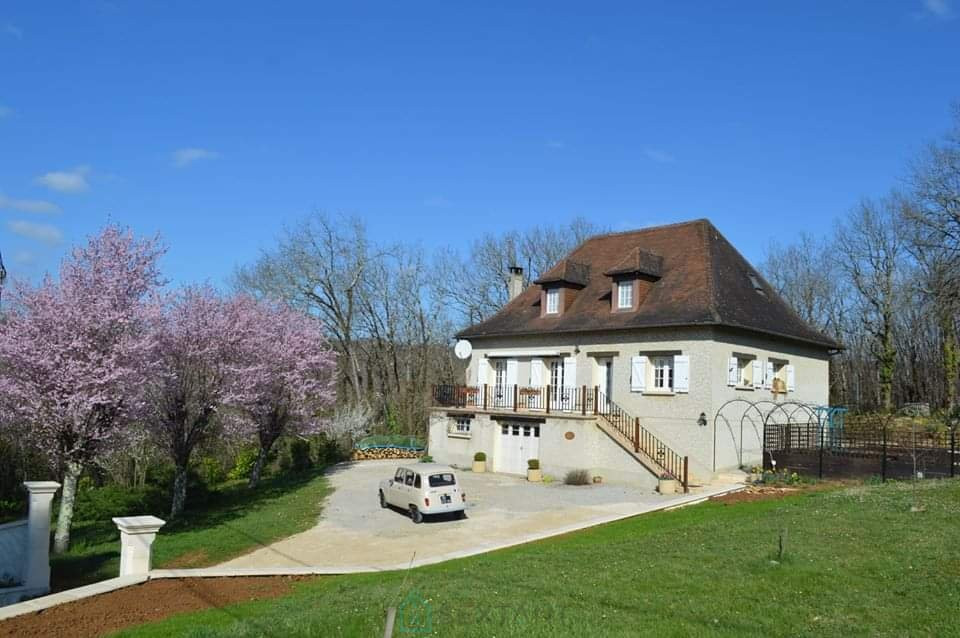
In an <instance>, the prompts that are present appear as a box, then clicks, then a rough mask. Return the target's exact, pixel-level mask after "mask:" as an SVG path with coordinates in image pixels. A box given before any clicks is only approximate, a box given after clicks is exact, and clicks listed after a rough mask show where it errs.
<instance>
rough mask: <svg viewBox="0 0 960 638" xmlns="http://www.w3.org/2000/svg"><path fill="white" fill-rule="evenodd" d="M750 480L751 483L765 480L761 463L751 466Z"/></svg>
mask: <svg viewBox="0 0 960 638" xmlns="http://www.w3.org/2000/svg"><path fill="white" fill-rule="evenodd" d="M750 482H751V483H762V482H763V468H762V467H760V466H759V465H754V466H753V467H751V468H750Z"/></svg>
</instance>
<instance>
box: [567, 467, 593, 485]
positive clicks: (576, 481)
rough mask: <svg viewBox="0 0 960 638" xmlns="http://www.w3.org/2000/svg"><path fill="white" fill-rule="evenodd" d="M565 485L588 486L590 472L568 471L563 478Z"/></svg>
mask: <svg viewBox="0 0 960 638" xmlns="http://www.w3.org/2000/svg"><path fill="white" fill-rule="evenodd" d="M563 482H564V483H566V484H567V485H590V470H570V471H569V472H567V475H566V476H564V477H563Z"/></svg>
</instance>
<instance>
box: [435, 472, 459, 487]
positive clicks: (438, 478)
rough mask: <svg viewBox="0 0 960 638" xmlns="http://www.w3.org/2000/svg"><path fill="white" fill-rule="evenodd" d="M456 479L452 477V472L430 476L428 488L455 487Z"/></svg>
mask: <svg viewBox="0 0 960 638" xmlns="http://www.w3.org/2000/svg"><path fill="white" fill-rule="evenodd" d="M456 484H457V479H455V478H454V477H453V473H452V472H444V473H443V474H431V475H430V487H446V486H447V485H456Z"/></svg>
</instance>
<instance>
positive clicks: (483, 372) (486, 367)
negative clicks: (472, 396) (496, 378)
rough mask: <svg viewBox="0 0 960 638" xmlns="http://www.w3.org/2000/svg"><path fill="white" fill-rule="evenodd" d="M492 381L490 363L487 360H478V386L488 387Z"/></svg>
mask: <svg viewBox="0 0 960 638" xmlns="http://www.w3.org/2000/svg"><path fill="white" fill-rule="evenodd" d="M489 379H490V362H489V361H487V360H486V359H485V358H482V357H481V358H480V359H479V360H477V385H486V384H487V383H488V382H489Z"/></svg>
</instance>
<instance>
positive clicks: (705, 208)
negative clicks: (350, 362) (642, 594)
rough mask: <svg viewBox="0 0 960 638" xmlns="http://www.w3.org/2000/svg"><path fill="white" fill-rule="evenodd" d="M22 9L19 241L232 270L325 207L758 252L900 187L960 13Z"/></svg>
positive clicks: (6, 7)
mask: <svg viewBox="0 0 960 638" xmlns="http://www.w3.org/2000/svg"><path fill="white" fill-rule="evenodd" d="M520 4H521V3H514V2H509V3H470V4H469V6H467V3H449V2H447V3H440V2H437V3H424V2H404V3H398V2H390V3H317V2H303V3H294V2H284V3H263V2H260V3H250V2H212V1H204V2H137V3H126V2H104V1H101V2H80V1H76V2H43V1H40V0H34V1H29V2H27V1H19V0H7V1H6V2H4V3H3V4H2V5H0V251H2V252H3V256H4V259H5V261H6V263H7V268H8V270H10V271H12V272H13V273H15V274H18V275H22V276H27V277H35V276H36V275H37V274H38V273H40V272H42V271H43V270H46V269H52V268H55V266H56V264H57V262H58V260H59V258H60V256H61V255H62V254H63V252H64V250H65V249H66V248H67V246H69V244H70V243H71V242H77V241H81V240H82V239H83V238H84V237H85V236H86V235H88V234H90V233H93V232H95V231H96V230H97V229H98V228H99V227H100V226H102V225H103V224H104V223H105V222H107V221H108V220H113V221H116V222H120V223H123V224H127V225H130V226H132V227H133V228H134V229H135V230H136V231H137V232H140V233H153V232H158V231H159V232H160V233H161V234H162V235H163V237H164V238H165V240H166V242H167V243H168V245H169V247H170V252H169V254H168V256H167V258H166V263H165V270H166V271H167V273H168V274H169V275H170V276H171V277H172V278H173V279H174V280H176V281H193V280H210V281H212V282H214V283H221V282H223V281H224V280H225V279H226V278H227V277H228V276H229V274H230V273H231V272H232V271H233V269H234V267H235V265H236V264H239V263H245V262H248V261H250V260H252V259H254V258H255V257H256V255H257V254H258V252H259V251H260V250H261V249H262V248H268V247H270V246H271V244H272V241H273V238H274V237H275V236H276V235H277V233H278V232H279V231H280V230H281V229H282V227H283V225H284V224H285V223H286V224H289V223H291V222H293V221H295V220H297V219H298V218H300V217H302V216H303V215H305V214H307V213H308V212H310V211H311V210H325V211H328V212H332V213H338V212H342V213H348V214H357V215H359V216H361V217H363V218H364V219H366V221H367V223H368V226H369V228H370V231H371V234H372V235H373V237H374V238H377V239H381V240H384V241H390V240H394V239H403V240H407V241H413V242H419V243H421V244H422V245H423V246H425V247H426V248H433V247H435V246H441V245H453V246H456V247H465V246H466V245H467V244H468V243H469V240H470V238H471V237H473V236H475V235H477V234H480V233H483V232H487V231H493V232H497V231H501V230H504V229H508V228H517V227H520V228H522V227H524V226H526V225H532V224H539V223H548V222H558V223H561V222H566V221H568V220H569V219H570V218H572V217H574V216H577V215H582V216H585V217H588V218H590V219H593V220H595V221H596V222H598V223H600V224H603V225H606V226H610V227H612V228H614V229H627V228H634V227H640V226H645V225H650V224H656V223H665V222H672V221H678V220H683V219H690V218H696V217H709V218H710V219H712V220H713V221H714V223H715V224H716V225H717V226H718V227H719V228H720V229H721V231H723V232H724V233H725V234H726V235H727V236H728V237H729V238H730V239H731V241H733V243H734V244H735V245H736V246H738V247H739V248H740V250H741V251H742V252H743V253H744V254H745V255H746V256H747V257H748V258H750V259H752V260H754V261H756V260H758V259H759V258H760V257H761V256H762V254H763V251H764V249H765V248H766V247H767V246H768V244H769V242H770V240H771V239H774V238H779V239H780V240H781V241H788V240H789V238H790V237H791V235H793V234H794V233H796V232H797V231H798V230H806V231H810V232H814V233H819V232H824V231H827V230H829V228H830V227H831V225H832V223H833V220H834V219H835V218H836V217H837V216H838V215H841V214H843V213H844V212H845V211H846V210H848V209H849V208H850V207H851V206H852V205H854V204H855V203H856V202H857V200H858V199H859V198H861V197H862V196H864V195H879V194H883V193H884V192H885V191H887V190H888V189H889V188H890V187H892V186H895V185H897V183H898V181H899V180H900V179H901V177H902V175H903V173H904V166H905V164H906V162H907V161H908V160H909V158H910V157H911V156H912V155H913V154H914V153H915V152H916V151H917V150H918V149H919V148H920V147H921V145H922V144H923V143H924V142H925V141H928V140H930V139H932V138H934V137H936V136H937V135H938V134H940V133H941V132H943V131H944V130H945V129H946V128H947V127H948V125H949V122H950V120H949V106H950V103H951V102H953V101H955V100H958V99H960V1H958V0H926V1H924V0H903V1H900V2H878V1H865V2H843V3H841V2H836V1H830V2H727V3H719V2H706V1H705V2H657V3H654V2H629V3H623V4H616V3H614V4H611V3H597V2H594V3H579V4H568V3H561V2H545V3H542V4H534V3H523V5H522V6H519V5H520Z"/></svg>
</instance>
